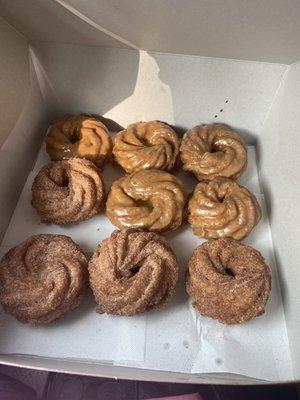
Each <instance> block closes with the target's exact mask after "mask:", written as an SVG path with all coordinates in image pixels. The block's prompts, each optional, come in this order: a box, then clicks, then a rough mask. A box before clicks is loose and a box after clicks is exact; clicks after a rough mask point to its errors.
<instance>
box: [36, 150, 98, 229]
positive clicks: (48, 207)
mask: <svg viewBox="0 0 300 400" xmlns="http://www.w3.org/2000/svg"><path fill="white" fill-rule="evenodd" d="M31 190H32V206H33V207H34V208H35V209H36V211H37V212H38V214H39V215H40V217H41V219H42V221H44V222H52V223H54V224H62V225H65V224H71V223H75V222H79V221H84V220H86V219H88V218H91V217H92V216H93V215H95V214H97V213H98V212H99V211H100V210H101V209H102V208H103V206H104V200H105V190H104V184H103V181H102V177H101V174H100V171H99V170H98V168H97V167H96V165H94V164H93V163H92V162H91V161H89V160H84V159H81V158H72V159H70V160H62V161H53V162H51V163H49V164H47V165H45V166H44V167H42V168H41V170H40V171H39V173H38V174H37V176H36V177H35V179H34V182H33V185H32V189H31Z"/></svg>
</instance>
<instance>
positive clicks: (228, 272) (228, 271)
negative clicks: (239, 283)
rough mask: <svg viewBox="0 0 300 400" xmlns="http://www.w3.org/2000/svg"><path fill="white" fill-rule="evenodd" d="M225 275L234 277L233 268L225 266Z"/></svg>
mask: <svg viewBox="0 0 300 400" xmlns="http://www.w3.org/2000/svg"><path fill="white" fill-rule="evenodd" d="M225 272H226V275H228V276H232V277H235V274H234V272H233V270H232V269H231V268H230V267H225Z"/></svg>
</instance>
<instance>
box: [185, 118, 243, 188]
mask: <svg viewBox="0 0 300 400" xmlns="http://www.w3.org/2000/svg"><path fill="white" fill-rule="evenodd" d="M180 157H181V160H182V162H183V169H184V170H185V171H188V172H192V173H193V174H194V175H195V176H196V178H197V179H198V180H199V181H200V180H202V179H213V178H215V177H220V176H222V177H225V178H231V179H237V178H238V177H239V176H240V175H241V174H242V173H243V172H244V170H245V169H246V167H247V149H246V147H245V144H244V141H243V139H242V138H241V136H240V135H238V134H237V133H236V132H234V131H232V130H231V129H230V128H229V127H228V126H226V125H221V124H211V125H198V126H195V127H194V128H192V129H190V130H189V131H187V132H186V133H185V134H184V136H183V139H182V142H181V146H180Z"/></svg>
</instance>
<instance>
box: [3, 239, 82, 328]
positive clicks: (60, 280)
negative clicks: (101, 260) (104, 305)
mask: <svg viewBox="0 0 300 400" xmlns="http://www.w3.org/2000/svg"><path fill="white" fill-rule="evenodd" d="M87 280H88V274H87V262H86V258H85V256H84V254H83V252H82V251H81V249H80V248H79V246H77V245H76V244H75V243H74V242H73V241H72V239H71V238H69V237H67V236H62V235H50V234H48V235H36V236H31V237H29V238H28V239H27V240H25V242H23V243H21V244H19V245H18V246H16V247H14V248H12V249H11V250H9V251H8V253H6V255H5V256H4V257H3V258H2V259H1V261H0V302H1V303H2V305H3V307H4V309H5V311H6V312H7V313H8V314H11V315H13V316H14V317H16V318H17V319H18V320H20V321H21V322H25V323H30V324H34V325H38V324H47V323H50V322H52V321H54V320H56V319H58V318H60V317H62V316H64V315H66V314H68V313H69V312H70V311H72V310H73V309H74V308H76V307H77V306H78V305H79V304H80V303H81V301H82V298H83V295H84V292H85V289H86V286H87Z"/></svg>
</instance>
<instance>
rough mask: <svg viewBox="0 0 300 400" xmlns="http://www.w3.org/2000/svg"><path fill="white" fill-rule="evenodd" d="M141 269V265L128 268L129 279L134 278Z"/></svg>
mask: <svg viewBox="0 0 300 400" xmlns="http://www.w3.org/2000/svg"><path fill="white" fill-rule="evenodd" d="M141 267H142V265H136V266H134V267H133V268H130V272H131V277H133V276H135V275H136V274H137V273H138V272H139V270H140V269H141Z"/></svg>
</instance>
